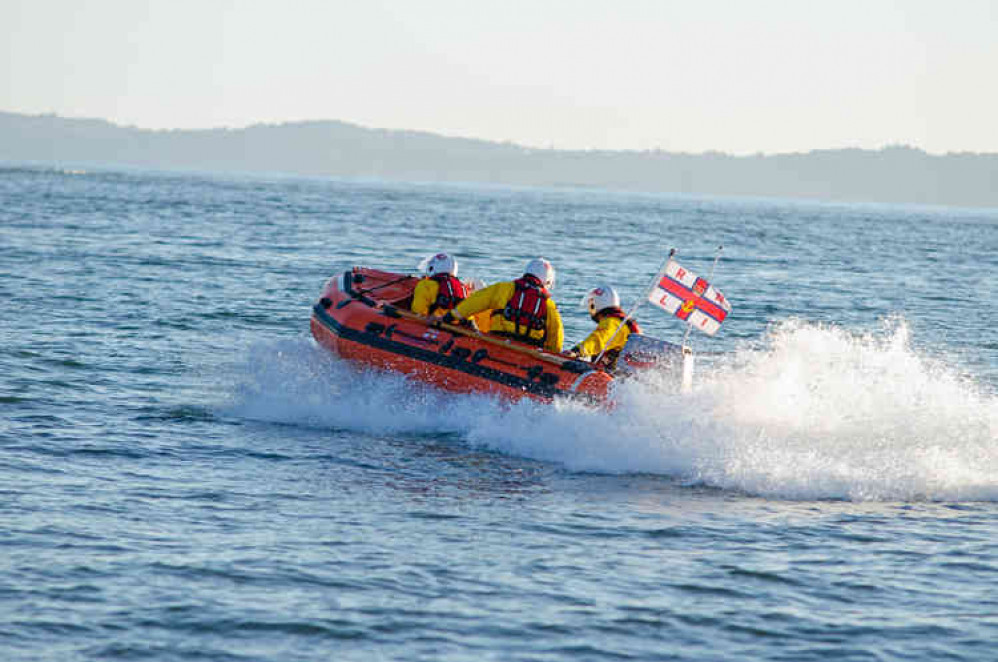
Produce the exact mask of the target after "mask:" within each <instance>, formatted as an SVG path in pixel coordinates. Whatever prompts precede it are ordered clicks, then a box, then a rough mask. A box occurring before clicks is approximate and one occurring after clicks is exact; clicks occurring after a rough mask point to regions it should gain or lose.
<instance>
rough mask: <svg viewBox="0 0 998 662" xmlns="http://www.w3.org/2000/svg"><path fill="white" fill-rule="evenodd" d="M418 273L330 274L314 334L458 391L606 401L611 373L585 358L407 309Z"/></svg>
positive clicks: (344, 353)
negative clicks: (441, 320) (533, 345)
mask: <svg viewBox="0 0 998 662" xmlns="http://www.w3.org/2000/svg"><path fill="white" fill-rule="evenodd" d="M418 282H419V278H418V277H416V276H407V275H403V274H396V273H390V272H386V271H378V270H376V269H367V268H363V267H354V268H353V269H352V270H350V271H347V272H345V273H343V274H341V275H340V276H336V277H333V278H331V279H329V281H328V282H327V283H326V286H325V288H324V289H323V291H322V296H321V298H320V299H319V302H318V303H317V304H316V305H315V306H314V308H313V310H312V320H311V328H312V336H313V337H314V338H315V340H316V342H318V343H319V344H320V345H322V346H323V347H325V348H326V349H328V350H330V351H332V352H334V353H336V354H338V355H339V356H341V357H343V358H345V359H348V360H351V361H354V362H357V363H360V364H364V365H368V366H372V367H375V368H379V369H384V370H389V371H394V372H400V373H404V374H407V375H411V376H412V377H414V378H416V379H419V380H421V381H424V382H427V383H429V384H433V385H435V386H439V387H441V388H444V389H447V390H449V391H455V392H460V393H470V392H483V393H491V394H497V395H499V396H502V397H505V398H508V399H520V398H524V397H526V398H533V399H537V400H541V401H545V402H550V401H551V400H553V399H554V398H559V397H569V398H581V399H584V400H588V401H592V402H603V401H605V400H606V399H607V397H608V396H609V394H610V391H611V388H612V385H613V382H614V377H613V375H611V374H610V373H609V372H607V371H605V370H602V369H599V368H596V367H595V366H593V365H592V364H589V363H587V362H585V361H579V360H575V359H572V358H569V357H566V356H563V355H560V354H553V353H550V352H545V351H542V350H539V349H536V348H534V347H531V346H529V345H525V344H521V343H518V342H515V341H513V340H508V339H505V338H498V337H495V336H489V335H486V334H482V333H478V332H477V331H475V330H473V329H470V328H466V327H462V326H455V325H450V324H443V323H439V322H436V321H431V320H430V319H429V318H426V317H424V316H422V315H417V314H416V313H413V312H411V311H410V310H409V308H410V306H411V304H412V294H413V290H414V288H415V287H416V283H418Z"/></svg>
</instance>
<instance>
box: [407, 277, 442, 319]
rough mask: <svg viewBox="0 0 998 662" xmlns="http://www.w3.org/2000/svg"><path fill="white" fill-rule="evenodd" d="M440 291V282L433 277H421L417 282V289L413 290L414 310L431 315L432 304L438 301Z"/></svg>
mask: <svg viewBox="0 0 998 662" xmlns="http://www.w3.org/2000/svg"><path fill="white" fill-rule="evenodd" d="M438 292H440V283H438V282H437V281H435V280H433V279H432V278H423V279H421V280H420V281H419V282H418V283H416V289H414V290H413V291H412V312H414V313H419V314H420V315H429V314H430V306H432V305H433V304H434V302H436V300H437V293H438Z"/></svg>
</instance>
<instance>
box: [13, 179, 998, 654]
mask: <svg viewBox="0 0 998 662" xmlns="http://www.w3.org/2000/svg"><path fill="white" fill-rule="evenodd" d="M718 244H723V245H724V246H725V250H724V256H725V257H724V259H723V260H722V262H721V264H720V266H719V268H718V271H717V273H716V275H715V278H714V282H715V283H716V284H717V285H718V286H719V287H720V288H721V289H722V290H723V291H724V292H725V294H726V295H727V296H728V298H730V299H731V300H732V301H733V302H734V306H735V309H734V312H733V314H732V316H731V317H730V318H729V320H728V322H727V323H726V325H725V327H724V328H723V329H722V331H721V333H720V335H719V336H718V337H717V338H714V339H709V338H698V339H697V341H696V343H697V347H698V348H699V349H701V350H704V351H705V352H719V354H717V355H712V356H706V357H704V360H703V361H702V362H701V365H700V370H699V374H698V380H697V383H696V389H695V392H694V393H693V394H691V395H689V396H677V395H670V394H669V389H667V388H665V387H664V386H663V384H661V383H658V379H657V377H656V376H655V375H651V376H649V377H648V378H646V379H645V380H643V381H641V382H638V383H631V384H628V385H626V386H625V387H624V388H623V392H622V396H621V402H620V406H619V407H617V408H616V409H615V410H614V411H612V412H609V413H607V412H604V411H592V410H589V409H585V408H583V407H580V406H578V405H573V404H558V405H555V406H543V405H538V404H535V403H520V404H517V405H515V406H512V407H509V406H503V405H501V404H499V403H497V402H494V401H492V400H490V399H488V398H484V397H454V396H450V395H442V394H440V393H437V392H435V391H432V390H430V389H428V388H425V387H422V386H419V385H415V384H411V383H409V382H407V381H405V380H403V379H400V378H398V377H393V376H385V375H377V374H364V373H359V372H357V371H356V370H354V369H353V368H351V367H350V366H347V365H344V364H342V363H340V362H339V361H337V360H336V359H335V358H332V357H330V356H328V355H326V354H325V353H324V352H322V351H321V350H319V349H318V348H316V346H315V345H314V344H313V343H312V341H311V340H310V338H309V335H308V331H307V320H308V317H309V314H310V306H311V304H312V303H313V300H314V298H315V297H316V296H317V295H318V292H319V288H320V287H321V285H322V284H323V282H324V281H325V279H326V278H327V277H328V276H330V275H331V274H333V273H335V272H337V271H340V270H343V269H345V268H348V267H349V266H351V265H354V264H365V265H371V266H379V267H383V268H388V269H398V270H407V269H411V268H412V267H413V266H414V265H415V264H416V263H417V262H418V261H419V259H420V258H421V257H423V256H424V255H425V254H427V253H429V252H433V251H436V250H438V249H440V248H445V249H449V250H451V251H453V252H454V253H456V254H457V255H458V256H460V258H461V262H462V265H461V266H462V272H463V275H469V276H471V275H474V276H478V277H481V278H483V279H484V280H486V281H493V280H496V279H500V278H503V279H505V278H508V277H510V276H513V275H516V274H517V273H518V270H519V269H521V268H522V264H523V263H524V262H525V261H526V259H527V258H529V257H532V256H534V255H535V254H543V255H545V256H547V257H549V258H551V259H552V260H553V261H554V262H555V264H556V266H557V267H558V268H559V276H558V286H557V290H556V295H557V299H558V300H559V301H560V302H561V303H562V306H561V308H562V310H563V313H564V314H565V317H566V323H567V327H568V329H567V336H568V339H569V340H575V339H578V338H580V337H581V336H582V335H583V334H584V333H585V332H587V331H588V329H589V326H590V322H589V321H588V320H587V318H586V315H585V314H584V313H583V312H582V311H580V310H577V309H575V308H574V307H573V304H574V303H575V302H576V301H577V300H578V299H579V297H580V296H581V294H582V293H583V292H584V291H585V290H587V289H588V288H589V287H591V286H592V285H594V284H596V283H598V282H600V281H604V280H609V281H610V282H611V284H614V285H616V286H617V287H618V289H620V290H621V291H622V293H623V295H624V299H625V301H628V302H629V301H631V300H632V299H633V297H634V296H636V295H637V294H638V292H639V291H640V290H641V289H642V287H643V286H644V285H645V284H646V283H647V280H648V278H649V276H650V274H651V273H652V272H653V271H654V269H655V268H656V267H657V266H658V264H659V263H660V261H661V259H662V257H663V255H664V253H665V251H666V250H667V249H668V248H669V247H670V246H676V247H678V248H679V251H680V253H679V255H680V260H681V261H682V262H684V263H685V264H686V265H687V266H689V267H691V268H693V269H695V270H698V271H701V272H702V273H706V272H707V271H708V270H709V267H710V263H711V260H712V258H713V254H714V249H715V247H716V246H717V245H718ZM996 255H998V211H994V210H992V211H987V210H983V211H980V210H979V211H972V210H953V209H927V208H918V207H911V208H904V207H883V206H858V205H852V206H846V205H828V204H825V205H822V204H816V203H800V202H786V201H776V200H725V199H698V198H692V197H680V196H651V195H648V196H642V195H633V194H629V195H623V194H611V193H601V192H581V191H547V190H545V191H538V190H512V189H501V188H476V187H470V186H469V187H458V186H447V187H445V186H419V185H389V184H379V183H349V182H330V181H323V180H309V179H289V178H273V179H259V178H256V179H250V178H237V177H223V176H212V175H178V174H154V173H142V172H127V171H121V172H113V171H97V172H87V171H82V172H81V171H72V172H69V171H61V170H53V169H45V168H39V167H29V168H19V167H10V166H8V167H7V168H5V169H0V303H2V305H3V313H2V314H0V449H2V454H0V546H2V551H3V553H2V555H0V658H2V659H4V660H59V661H71V660H116V659H130V660H178V659H190V660H314V659H332V660H365V661H366V660H407V661H408V660H545V661H549V660H557V661H562V660H563V661H569V660H571V661H573V662H574V661H576V660H611V659H612V660H746V659H759V660H761V659H766V660H795V661H796V660H826V659H835V660H992V659H996V656H998V653H996V650H998V649H996V647H995V645H994V643H993V642H994V641H995V640H998V598H996V597H995V589H994V587H995V584H996V580H998V544H996V542H995V540H996V538H998V504H996V502H998V332H996V331H995V328H994V324H995V321H996V317H995V307H996V303H998V289H996V283H998V275H996V274H998V257H996ZM641 320H642V323H643V325H644V326H645V327H646V330H648V331H649V332H650V333H652V334H653V335H658V336H660V337H666V338H672V339H675V338H676V337H677V336H678V334H679V333H680V332H681V329H680V327H679V326H678V325H677V324H676V323H674V321H673V320H671V319H669V318H667V317H666V316H665V315H664V314H661V313H658V312H654V311H650V310H646V311H644V314H643V315H642V316H641Z"/></svg>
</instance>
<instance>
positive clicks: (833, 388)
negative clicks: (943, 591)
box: [229, 320, 998, 501]
mask: <svg viewBox="0 0 998 662" xmlns="http://www.w3.org/2000/svg"><path fill="white" fill-rule="evenodd" d="M909 336H910V332H909V329H908V327H907V325H906V324H905V323H904V322H903V320H894V321H892V322H889V323H887V324H886V326H885V327H884V329H882V330H881V331H880V332H879V333H876V334H866V335H856V334H853V333H850V332H847V331H845V330H842V329H839V328H835V327H829V326H823V325H816V324H811V323H805V322H799V321H790V322H785V323H782V324H780V325H777V326H776V327H774V328H773V329H772V330H771V331H770V333H769V334H768V336H767V337H766V338H765V339H763V342H762V344H761V347H756V348H743V349H741V350H739V351H738V352H735V353H734V354H732V355H731V356H729V357H724V358H723V359H721V360H718V361H716V362H715V363H714V365H711V366H701V367H700V368H699V370H698V378H697V385H696V388H695V390H694V392H693V393H692V394H687V395H679V394H677V393H675V388H674V385H673V384H671V382H670V383H668V384H667V383H665V380H666V378H665V376H663V375H656V374H649V375H646V376H644V377H643V378H641V379H638V380H634V381H630V382H627V383H623V384H621V386H620V388H619V391H618V405H617V407H616V408H615V409H613V410H612V411H609V412H608V411H605V410H602V409H592V408H588V407H585V406H582V405H580V404H578V403H572V402H557V403H555V404H553V405H544V404H540V403H536V402H532V401H523V402H519V403H515V404H512V405H510V404H504V403H500V402H499V401H497V400H495V399H492V398H488V397H484V396H455V395H451V394H446V393H441V392H439V391H436V390H434V389H432V388H429V387H426V386H423V385H420V384H414V383H412V382H411V381H409V380H406V379H404V378H401V377H399V376H395V375H385V374H380V373H373V372H360V371H357V370H356V369H354V368H352V367H350V366H348V365H346V364H344V363H342V362H340V361H338V360H337V359H335V358H332V357H330V356H328V355H327V354H326V353H325V352H323V351H322V350H319V349H317V348H315V346H314V345H312V344H311V343H309V342H308V341H305V340H302V341H295V342H292V343H284V344H280V345H278V346H274V345H269V346H259V347H257V348H255V349H254V354H255V356H254V358H253V360H252V361H251V365H252V366H254V367H253V368H252V369H251V370H250V374H244V375H243V377H244V379H243V383H242V384H241V385H240V387H239V390H238V391H237V393H236V397H235V398H234V403H233V404H232V405H231V406H230V407H229V411H230V413H233V414H235V415H239V416H245V417H248V418H254V419H260V420H267V421H278V422H287V423H294V424H300V425H315V426H326V427H334V428H341V429H352V430H358V431H363V432H373V433H391V432H399V433H401V432H408V433H412V432H415V433H421V434H434V433H440V434H456V435H460V436H462V437H463V438H464V439H466V441H467V442H468V443H469V444H471V445H474V446H478V447H483V448H487V449H491V450H494V451H498V452H502V453H509V454H514V455H518V456H523V457H529V458H533V459H538V460H544V461H551V462H557V463H560V464H562V465H564V466H565V467H566V468H568V469H569V470H573V471H593V472H601V473H634V472H639V473H657V474H663V475H667V476H670V477H673V478H676V479H678V480H681V481H684V482H687V483H691V484H704V485H710V486H714V487H719V488H722V489H730V490H738V491H743V492H746V493H750V494H755V495H761V496H768V497H775V498H787V499H850V500H922V499H929V500H952V501H968V500H986V501H992V500H998V399H996V398H995V397H994V396H993V395H989V394H987V393H985V392H984V390H983V389H981V388H980V386H979V385H978V384H976V383H975V382H974V381H973V380H971V379H970V378H967V377H965V376H961V375H960V374H959V372H958V371H957V370H956V369H954V368H953V367H952V366H950V365H948V364H947V363H946V362H945V361H943V360H942V359H933V358H931V357H926V356H923V355H921V354H919V353H918V352H916V351H915V350H913V349H912V347H911V343H910V338H909ZM347 384H348V385H349V388H346V387H345V385H347Z"/></svg>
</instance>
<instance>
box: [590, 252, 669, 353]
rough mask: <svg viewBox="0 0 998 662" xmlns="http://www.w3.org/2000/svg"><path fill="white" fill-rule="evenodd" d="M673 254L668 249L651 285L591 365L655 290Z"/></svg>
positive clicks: (604, 351)
mask: <svg viewBox="0 0 998 662" xmlns="http://www.w3.org/2000/svg"><path fill="white" fill-rule="evenodd" d="M675 254H676V249H675V248H670V249H669V255H668V257H666V258H665V262H663V263H662V266H660V267H659V268H658V271H656V272H655V276H654V278H652V280H651V284H649V285H648V287H646V288H645V292H644V294H643V295H642V296H641V297H639V298H638V300H637V301H635V302H634V305H633V306H631V309H630V310H629V311H627V315H625V316H624V319H622V320H621V321H620V324H619V325H618V326H617V330H616V331H614V332H613V335H612V336H610V339H609V340H607V341H606V344H605V345H603V351H601V352H600V353H599V356H597V357H596V358H595V359H593V363H599V360H600V359H601V358H603V355H604V354H606V350H607V349H608V348H609V347H610V345H611V344H612V343H613V339H614V338H616V337H617V334H618V333H620V330H621V329H623V328H624V325H625V324H627V320H629V319H631V318H632V317H634V313H636V312H637V310H638V308H640V307H641V305H642V304H643V303H644V302H645V301H647V300H648V295H649V294H651V291H652V290H653V289H655V285H656V284H657V283H658V279H659V277H660V276H661V275H662V270H663V269H665V265H667V264H669V260H671V259H672V256H673V255H675Z"/></svg>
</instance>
